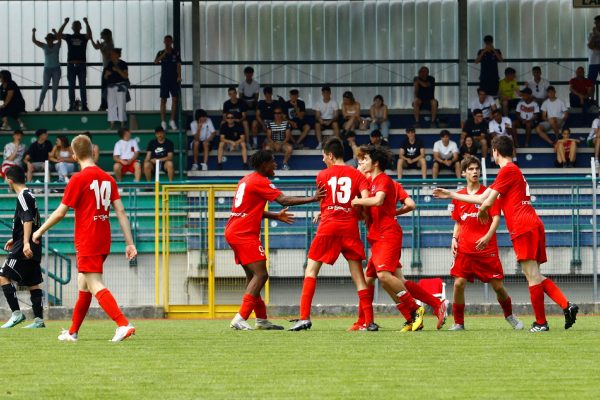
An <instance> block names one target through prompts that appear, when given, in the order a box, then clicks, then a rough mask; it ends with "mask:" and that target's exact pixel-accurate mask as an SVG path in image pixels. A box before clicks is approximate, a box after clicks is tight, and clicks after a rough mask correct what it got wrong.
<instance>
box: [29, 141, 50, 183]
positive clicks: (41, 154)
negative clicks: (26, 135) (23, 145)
mask: <svg viewBox="0 0 600 400" xmlns="http://www.w3.org/2000/svg"><path fill="white" fill-rule="evenodd" d="M35 136H36V137H37V140H36V141H35V142H33V143H31V144H30V145H29V148H28V149H27V153H25V158H24V159H23V161H24V162H25V166H26V167H27V182H31V181H32V180H33V173H34V172H41V171H43V170H44V164H45V162H46V160H48V155H49V154H50V152H51V151H52V144H51V143H50V141H49V140H48V131H47V130H46V129H38V130H37V131H35Z"/></svg>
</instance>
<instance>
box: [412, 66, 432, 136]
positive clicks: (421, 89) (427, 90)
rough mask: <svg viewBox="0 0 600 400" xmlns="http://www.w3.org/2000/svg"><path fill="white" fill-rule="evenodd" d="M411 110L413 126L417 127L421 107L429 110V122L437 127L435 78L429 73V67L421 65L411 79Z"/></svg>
mask: <svg viewBox="0 0 600 400" xmlns="http://www.w3.org/2000/svg"><path fill="white" fill-rule="evenodd" d="M413 92H414V100H413V112H414V115H415V127H419V121H420V118H421V117H420V115H421V108H424V109H426V110H429V111H431V124H432V125H433V126H435V127H437V109H438V101H437V100H436V99H435V78H434V77H433V76H431V75H429V68H427V67H421V68H420V69H419V74H418V75H417V76H416V77H415V78H414V79H413Z"/></svg>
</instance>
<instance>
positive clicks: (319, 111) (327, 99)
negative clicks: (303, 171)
mask: <svg viewBox="0 0 600 400" xmlns="http://www.w3.org/2000/svg"><path fill="white" fill-rule="evenodd" d="M321 96H322V99H321V100H319V101H317V102H316V103H315V105H314V106H313V108H314V110H315V135H316V136H317V141H318V143H319V144H318V145H317V150H321V148H322V141H323V135H322V133H321V132H322V130H323V129H325V128H331V129H332V130H333V134H334V135H335V136H336V137H340V126H339V124H338V114H339V108H340V107H339V106H338V103H337V102H336V101H335V100H333V99H332V98H331V88H330V87H329V86H323V87H322V88H321Z"/></svg>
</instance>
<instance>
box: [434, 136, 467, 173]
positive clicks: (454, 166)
mask: <svg viewBox="0 0 600 400" xmlns="http://www.w3.org/2000/svg"><path fill="white" fill-rule="evenodd" d="M459 154H460V153H459V151H458V146H457V145H456V142H454V141H452V140H450V132H449V131H447V130H446V129H444V130H443V131H441V132H440V140H438V141H437V142H435V143H434V144H433V168H432V175H433V179H436V178H437V177H438V175H439V174H440V168H443V169H448V170H450V171H454V173H455V174H456V177H457V178H460V175H461V171H460V162H459V160H458V156H459Z"/></svg>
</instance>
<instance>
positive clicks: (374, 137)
mask: <svg viewBox="0 0 600 400" xmlns="http://www.w3.org/2000/svg"><path fill="white" fill-rule="evenodd" d="M369 142H370V143H371V144H372V145H373V146H381V147H384V148H385V149H386V150H389V149H390V144H389V142H388V141H387V140H385V139H384V138H383V137H382V136H381V132H380V131H379V130H377V129H375V130H374V131H373V132H371V134H370V135H369Z"/></svg>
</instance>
